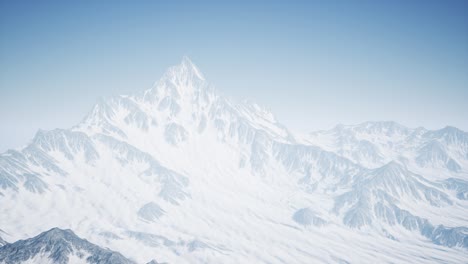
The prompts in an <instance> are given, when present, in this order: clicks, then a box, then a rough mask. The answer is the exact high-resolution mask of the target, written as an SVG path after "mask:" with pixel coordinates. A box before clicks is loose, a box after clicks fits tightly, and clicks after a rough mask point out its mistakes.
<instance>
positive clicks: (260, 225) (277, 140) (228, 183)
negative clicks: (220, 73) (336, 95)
mask: <svg viewBox="0 0 468 264" xmlns="http://www.w3.org/2000/svg"><path fill="white" fill-rule="evenodd" d="M0 187H1V188H0V209H1V212H2V216H1V217H0V228H1V229H2V232H0V236H1V237H2V238H3V239H4V240H5V242H2V241H3V240H0V246H1V247H0V263H31V262H37V261H40V262H46V261H50V262H51V263H67V262H68V261H71V259H72V258H73V259H74V261H75V262H76V261H82V262H84V263H86V262H89V263H107V262H106V261H111V262H108V263H131V262H136V263H146V262H148V261H150V260H153V259H154V260H156V261H162V262H169V263H220V262H221V263H312V262H338V263H340V262H341V263H347V262H349V263H371V262H372V263H375V262H377V261H378V262H387V263H390V262H418V263H434V262H445V263H463V262H467V261H468V259H467V255H468V254H467V253H468V252H467V250H468V133H467V132H464V131H461V130H459V129H457V128H455V127H445V128H442V129H440V130H427V129H424V128H414V129H413V128H407V127H404V126H402V125H399V124H398V123H395V122H366V123H363V124H359V125H355V126H341V125H340V126H337V127H335V128H333V129H331V130H328V131H317V132H312V133H309V134H305V135H296V134H293V133H291V132H290V131H289V130H288V129H287V128H286V127H285V126H283V125H282V124H280V123H279V122H278V121H277V120H276V119H275V117H274V115H273V114H272V113H270V112H269V111H267V110H265V109H264V108H262V107H260V106H258V105H256V104H255V103H253V102H250V101H242V102H234V101H231V100H229V99H227V98H225V97H223V96H221V95H219V94H218V93H217V91H216V90H215V89H214V88H213V87H212V86H211V85H210V84H209V82H208V81H206V80H205V78H204V77H203V74H202V73H201V71H200V70H199V69H198V68H197V67H196V66H195V65H194V64H193V63H192V62H191V61H190V60H189V59H188V58H184V59H183V60H182V62H181V64H180V65H177V66H174V67H171V68H169V69H168V71H167V72H166V73H165V74H164V75H163V77H162V78H161V79H160V80H159V81H158V82H157V83H156V84H155V85H154V87H152V88H151V89H149V90H145V91H142V92H141V93H138V94H133V95H126V96H116V97H113V98H109V99H107V100H102V101H101V102H99V103H98V104H97V105H96V106H95V107H94V108H93V109H92V111H91V112H90V113H89V114H88V115H87V116H86V117H85V118H84V119H83V121H82V122H80V123H79V124H77V125H76V126H75V127H73V128H71V129H55V130H52V131H38V132H37V134H36V136H35V137H34V138H33V139H32V141H31V142H30V143H29V144H28V145H27V146H26V147H25V148H23V149H21V150H9V151H7V152H5V153H3V154H1V156H0ZM67 229H70V230H73V231H70V230H67ZM48 230H49V231H48ZM45 231H48V232H46V233H43V234H41V235H39V236H36V235H38V234H40V233H41V232H45ZM73 232H75V233H76V235H75V234H74V233H73ZM30 237H34V238H33V239H29V240H24V241H18V242H16V243H13V242H14V241H17V240H20V239H27V238H30ZM80 237H81V238H80ZM82 238H83V239H84V238H85V239H87V240H89V241H91V242H92V243H94V244H91V243H90V242H88V241H85V240H82ZM6 242H10V244H8V243H6ZM2 243H3V244H5V245H3V246H2ZM63 243H64V244H63ZM51 247H52V248H61V249H63V248H66V249H67V250H60V252H58V253H57V251H53V250H50V248H51ZM13 248H14V249H15V250H13ZM21 252H28V253H27V254H26V253H21ZM54 252H55V253H54ZM117 252H119V253H117ZM97 260H99V261H97Z"/></svg>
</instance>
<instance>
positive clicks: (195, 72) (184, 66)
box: [169, 56, 205, 81]
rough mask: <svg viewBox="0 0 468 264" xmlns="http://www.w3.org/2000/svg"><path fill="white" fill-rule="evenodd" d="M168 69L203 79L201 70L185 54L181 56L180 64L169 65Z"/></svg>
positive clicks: (175, 72)
mask: <svg viewBox="0 0 468 264" xmlns="http://www.w3.org/2000/svg"><path fill="white" fill-rule="evenodd" d="M169 71H171V72H172V73H174V74H178V75H189V76H190V77H195V78H198V79H200V80H203V81H204V80H205V77H204V76H203V74H202V73H201V71H200V70H199V69H198V67H197V66H196V65H195V64H194V63H193V62H192V60H191V59H190V58H189V57H187V56H183V57H182V61H181V62H180V64H178V65H176V66H173V67H171V68H170V69H169Z"/></svg>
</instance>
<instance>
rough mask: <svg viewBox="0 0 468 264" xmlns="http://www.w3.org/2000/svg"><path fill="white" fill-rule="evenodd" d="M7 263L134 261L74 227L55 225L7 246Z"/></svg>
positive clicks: (3, 253) (1, 254)
mask: <svg viewBox="0 0 468 264" xmlns="http://www.w3.org/2000/svg"><path fill="white" fill-rule="evenodd" d="M0 261H1V262H4V263H24V262H26V263H60V264H64V263H107V264H115V263H121V264H132V263H134V262H132V261H130V260H128V259H126V258H125V257H124V256H122V255H121V254H120V253H117V252H114V251H111V250H108V249H102V248H100V247H98V246H96V245H94V244H92V243H90V242H88V241H87V240H84V239H81V238H79V237H77V236H76V235H75V234H74V233H73V231H71V230H61V229H58V228H53V229H51V230H49V231H46V232H43V233H42V234H39V235H37V236H35V237H33V238H30V239H26V240H20V241H17V242H15V243H12V244H8V245H5V246H3V247H2V248H1V250H0Z"/></svg>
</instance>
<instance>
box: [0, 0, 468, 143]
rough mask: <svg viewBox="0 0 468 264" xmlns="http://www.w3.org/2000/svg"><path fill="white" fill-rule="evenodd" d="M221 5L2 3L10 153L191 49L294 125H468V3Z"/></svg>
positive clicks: (5, 136)
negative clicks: (388, 122) (376, 122)
mask: <svg viewBox="0 0 468 264" xmlns="http://www.w3.org/2000/svg"><path fill="white" fill-rule="evenodd" d="M218 2H221V1H213V2H198V1H117V0H116V1H22V0H19V1H13V0H10V1H1V2H0V3H1V4H0V124H1V129H0V151H3V150H5V149H7V148H16V147H20V146H21V145H24V144H26V143H27V142H28V140H30V139H31V138H32V137H33V136H34V134H35V132H36V131H37V130H38V129H39V128H42V129H53V128H56V127H61V128H68V127H71V126H72V125H74V124H76V123H78V122H79V121H80V120H81V118H83V117H84V116H85V114H86V113H87V112H88V111H89V110H90V109H91V108H92V106H93V104H94V103H95V102H96V101H97V100H98V98H99V97H109V96H111V95H116V94H128V93H132V92H137V91H141V90H144V89H147V88H149V87H150V86H151V85H152V84H153V82H154V81H156V80H157V79H158V78H159V77H160V76H161V75H162V73H163V72H164V70H165V69H166V68H167V67H168V66H170V65H173V64H177V63H179V61H180V60H181V58H182V56H184V55H187V56H189V57H190V58H191V59H192V61H194V62H195V63H196V64H197V65H198V66H199V68H201V70H202V71H203V72H204V74H205V76H206V77H207V79H208V80H209V81H210V82H212V83H213V84H214V85H215V86H216V87H217V88H218V90H220V91H221V92H222V93H223V94H226V95H230V96H232V97H234V98H245V97H248V98H251V99H253V100H255V101H257V102H258V103H259V104H262V105H265V106H267V107H268V108H269V109H271V110H272V111H273V112H274V113H275V114H276V115H277V117H278V119H279V120H280V122H282V123H284V124H286V125H287V126H288V127H290V128H291V129H292V130H293V131H311V130H316V129H326V128H330V127H332V126H334V125H335V124H337V123H344V124H354V123H359V122H363V121H367V120H393V121H397V122H400V123H402V124H404V125H408V126H410V127H417V126H425V127H428V128H441V127H443V126H445V125H453V126H457V127H459V128H461V129H464V130H468V15H467V14H468V1H451V0H448V1H442V0H440V1H428V0H419V1H418V0H412V1H396V0H389V1H360V0H357V1H303V2H293V1H282V2H279V1H278V2H276V1H264V2H254V1H245V2H242V1H230V2H231V3H218ZM226 2H227V1H226Z"/></svg>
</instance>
